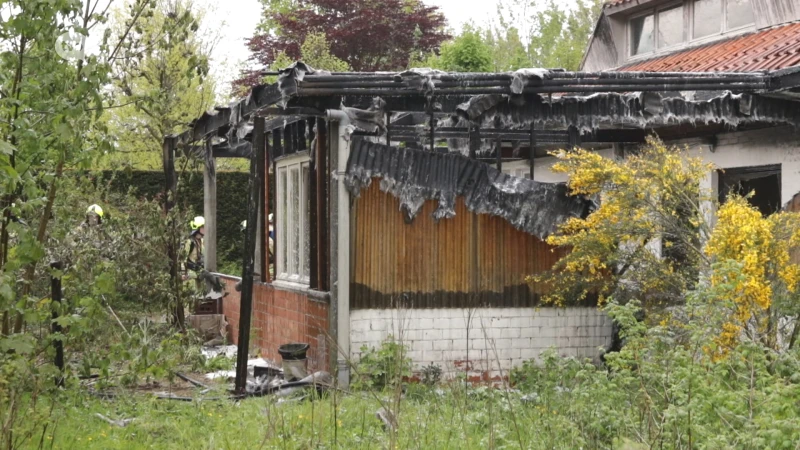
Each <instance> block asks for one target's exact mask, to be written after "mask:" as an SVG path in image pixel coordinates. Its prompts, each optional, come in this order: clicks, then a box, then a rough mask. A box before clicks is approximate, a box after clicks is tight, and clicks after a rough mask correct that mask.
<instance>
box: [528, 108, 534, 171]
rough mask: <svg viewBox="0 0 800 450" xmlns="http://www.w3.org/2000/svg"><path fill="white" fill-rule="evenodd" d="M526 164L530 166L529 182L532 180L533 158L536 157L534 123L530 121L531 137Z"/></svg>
mask: <svg viewBox="0 0 800 450" xmlns="http://www.w3.org/2000/svg"><path fill="white" fill-rule="evenodd" d="M528 147H529V148H530V150H529V153H528V163H529V165H530V174H531V180H533V168H534V159H533V158H534V157H535V156H536V122H534V121H531V135H530V138H529V140H528Z"/></svg>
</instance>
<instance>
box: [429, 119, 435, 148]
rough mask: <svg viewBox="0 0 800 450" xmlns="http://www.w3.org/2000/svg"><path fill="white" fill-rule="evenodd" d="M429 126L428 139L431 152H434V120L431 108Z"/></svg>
mask: <svg viewBox="0 0 800 450" xmlns="http://www.w3.org/2000/svg"><path fill="white" fill-rule="evenodd" d="M429 124H430V136H429V139H430V140H431V152H434V151H436V118H435V117H433V108H431V113H430V118H429Z"/></svg>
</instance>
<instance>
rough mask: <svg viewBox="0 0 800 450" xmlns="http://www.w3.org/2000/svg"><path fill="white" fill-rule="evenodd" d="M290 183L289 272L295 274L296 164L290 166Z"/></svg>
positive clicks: (297, 231)
mask: <svg viewBox="0 0 800 450" xmlns="http://www.w3.org/2000/svg"><path fill="white" fill-rule="evenodd" d="M290 174H291V175H290V177H291V178H290V180H289V182H290V183H291V185H292V186H291V192H290V194H289V195H290V196H291V206H290V207H289V209H290V217H291V219H290V226H291V230H289V232H290V233H291V236H292V237H291V244H290V248H289V250H290V252H291V254H290V255H289V274H290V275H297V272H298V268H299V261H300V170H299V168H298V167H297V166H294V167H292V168H291V172H290Z"/></svg>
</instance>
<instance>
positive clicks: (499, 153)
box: [494, 138, 503, 171]
mask: <svg viewBox="0 0 800 450" xmlns="http://www.w3.org/2000/svg"><path fill="white" fill-rule="evenodd" d="M494 156H495V162H496V164H497V170H499V171H502V170H503V140H502V139H501V138H497V140H496V141H495V151H494Z"/></svg>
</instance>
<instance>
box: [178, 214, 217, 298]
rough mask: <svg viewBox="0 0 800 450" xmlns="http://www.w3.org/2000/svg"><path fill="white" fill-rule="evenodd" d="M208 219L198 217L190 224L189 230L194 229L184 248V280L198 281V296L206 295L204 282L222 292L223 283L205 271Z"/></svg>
mask: <svg viewBox="0 0 800 450" xmlns="http://www.w3.org/2000/svg"><path fill="white" fill-rule="evenodd" d="M205 225H206V219H205V218H204V217H203V216H197V217H195V218H194V219H192V220H191V222H189V228H191V229H192V231H191V233H190V234H189V237H188V238H187V239H186V243H185V244H184V246H183V254H184V262H183V271H182V272H183V274H182V279H183V280H184V281H186V280H196V284H197V285H196V287H197V291H198V294H200V295H203V296H205V295H204V292H205V289H203V282H204V281H205V282H208V283H209V285H210V286H211V289H212V290H214V291H216V292H222V282H221V281H220V279H219V278H218V277H215V276H214V275H212V274H210V273H209V272H207V271H206V270H205V260H204V257H203V237H204V236H205V231H206V227H205Z"/></svg>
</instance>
